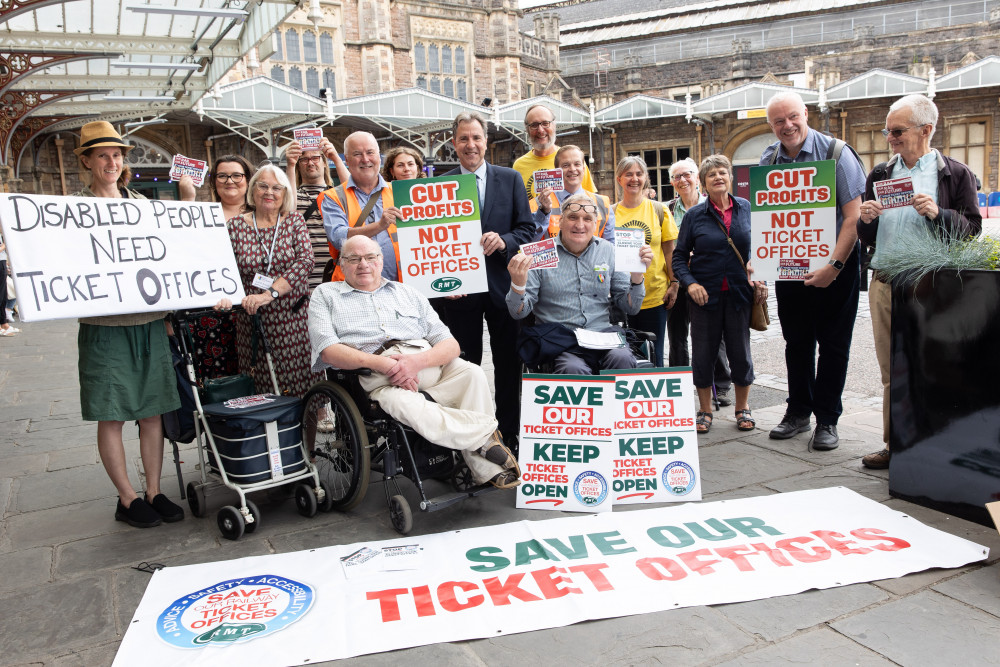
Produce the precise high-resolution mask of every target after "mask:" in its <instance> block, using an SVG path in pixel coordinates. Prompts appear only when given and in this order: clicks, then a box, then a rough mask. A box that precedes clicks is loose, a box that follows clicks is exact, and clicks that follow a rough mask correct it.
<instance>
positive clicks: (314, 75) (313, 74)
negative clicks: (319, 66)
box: [306, 67, 319, 97]
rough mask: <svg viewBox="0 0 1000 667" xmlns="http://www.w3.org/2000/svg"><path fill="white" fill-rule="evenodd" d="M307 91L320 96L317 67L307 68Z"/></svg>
mask: <svg viewBox="0 0 1000 667" xmlns="http://www.w3.org/2000/svg"><path fill="white" fill-rule="evenodd" d="M306 92H307V93H309V94H310V95H313V96H315V97H319V72H318V71H317V70H316V68H315V67H310V68H309V69H307V70H306Z"/></svg>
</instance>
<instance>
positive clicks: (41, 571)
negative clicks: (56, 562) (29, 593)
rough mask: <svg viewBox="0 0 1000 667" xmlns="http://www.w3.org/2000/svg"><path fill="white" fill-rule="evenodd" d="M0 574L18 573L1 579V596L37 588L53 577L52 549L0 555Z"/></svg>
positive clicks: (45, 548)
mask: <svg viewBox="0 0 1000 667" xmlns="http://www.w3.org/2000/svg"><path fill="white" fill-rule="evenodd" d="M0 572H4V573H12V574H13V573H17V574H16V576H7V575H5V576H3V577H0V595H2V594H4V593H9V592H10V591H16V590H23V589H25V588H37V587H38V586H40V585H42V584H44V583H46V582H48V581H49V580H50V579H51V576H52V548H51V547H36V548H34V549H25V550H23V551H14V552H11V553H0Z"/></svg>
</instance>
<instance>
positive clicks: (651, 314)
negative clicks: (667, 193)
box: [615, 155, 678, 366]
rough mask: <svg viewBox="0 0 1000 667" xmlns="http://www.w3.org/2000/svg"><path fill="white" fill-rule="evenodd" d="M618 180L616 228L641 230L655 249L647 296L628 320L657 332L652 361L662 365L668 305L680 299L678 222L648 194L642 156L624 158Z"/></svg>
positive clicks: (630, 322) (620, 164)
mask: <svg viewBox="0 0 1000 667" xmlns="http://www.w3.org/2000/svg"><path fill="white" fill-rule="evenodd" d="M615 181H616V182H617V183H618V186H619V187H620V188H621V189H622V200H621V201H620V202H618V203H617V204H615V228H616V229H640V230H642V232H643V233H644V234H645V235H646V244H647V245H649V247H650V248H652V249H653V262H652V264H650V265H649V268H648V269H647V270H646V297H645V298H644V299H643V300H642V309H641V310H640V311H639V313H638V314H637V315H633V316H632V317H630V318H629V324H630V325H631V326H632V327H634V328H636V329H639V330H641V331H649V332H652V333H655V334H656V345H655V358H654V359H653V363H655V364H656V365H657V366H663V348H664V343H665V341H664V339H665V338H666V335H665V334H666V328H667V309H669V308H672V307H673V305H674V301H675V300H676V299H677V288H678V285H677V283H676V282H674V279H673V278H674V276H673V268H672V267H671V259H672V257H673V254H674V241H675V240H676V239H677V225H675V224H674V218H673V216H672V215H670V211H668V210H667V209H666V208H665V207H664V206H663V205H662V204H660V203H659V202H655V201H652V200H650V199H647V198H646V189H647V188H648V187H649V172H648V171H647V169H646V163H645V162H643V160H642V158H640V157H638V156H635V155H629V156H627V157H624V158H622V159H621V161H620V162H619V163H618V167H617V168H616V169H615Z"/></svg>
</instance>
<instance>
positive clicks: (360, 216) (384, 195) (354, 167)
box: [317, 132, 400, 280]
mask: <svg viewBox="0 0 1000 667" xmlns="http://www.w3.org/2000/svg"><path fill="white" fill-rule="evenodd" d="M330 149H332V146H331V147H330ZM344 154H345V156H346V158H347V171H348V172H349V173H350V178H348V179H347V182H346V183H341V184H340V185H338V186H337V187H335V188H330V189H329V190H326V191H324V192H323V193H322V194H320V196H319V198H318V200H317V201H318V202H319V205H320V210H321V211H322V213H323V226H324V228H325V229H326V236H327V239H329V241H330V255H331V256H332V257H333V258H334V259H336V257H337V256H338V255H339V254H340V249H341V247H342V246H343V245H344V241H346V240H347V239H348V238H349V237H353V236H358V235H360V236H367V237H368V238H371V239H374V240H375V242H376V243H377V244H378V245H379V247H380V248H381V249H382V253H383V254H384V255H385V256H386V257H392V261H390V262H383V267H382V275H383V276H385V277H386V278H387V279H389V280H399V276H400V271H399V243H398V241H397V238H396V218H398V217H399V209H397V208H396V207H395V206H393V202H392V187H390V186H389V184H388V183H386V182H385V179H384V178H382V175H381V174H380V173H379V171H380V169H381V167H382V157H381V155H380V153H379V149H378V142H377V141H376V140H375V137H374V136H373V135H372V134H371V133H369V132H354V133H353V134H350V135H348V137H347V139H345V140H344ZM333 279H334V280H343V279H344V274H343V270H342V267H340V266H338V267H337V268H336V269H335V270H334V272H333Z"/></svg>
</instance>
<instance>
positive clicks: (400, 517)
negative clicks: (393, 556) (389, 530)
mask: <svg viewBox="0 0 1000 667" xmlns="http://www.w3.org/2000/svg"><path fill="white" fill-rule="evenodd" d="M389 521H391V522H392V527H393V528H395V529H396V532H397V533H399V534H400V535H406V534H407V533H408V532H410V531H411V530H413V512H411V511H410V503H408V502H406V498H404V497H403V496H401V495H395V496H393V497H392V498H390V499H389Z"/></svg>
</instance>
